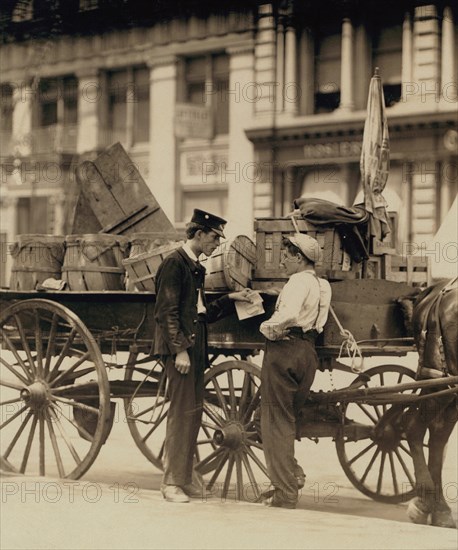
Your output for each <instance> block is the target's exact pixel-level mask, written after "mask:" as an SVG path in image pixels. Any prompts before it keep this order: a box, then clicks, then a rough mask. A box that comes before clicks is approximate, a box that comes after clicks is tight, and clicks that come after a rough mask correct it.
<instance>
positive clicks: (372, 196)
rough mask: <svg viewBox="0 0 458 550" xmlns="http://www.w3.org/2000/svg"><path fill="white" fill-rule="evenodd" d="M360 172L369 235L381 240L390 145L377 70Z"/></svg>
mask: <svg viewBox="0 0 458 550" xmlns="http://www.w3.org/2000/svg"><path fill="white" fill-rule="evenodd" d="M360 170H361V181H362V185H363V191H364V206H365V208H366V210H367V211H368V212H369V214H370V230H371V235H372V236H374V237H375V238H377V239H379V240H383V238H384V237H385V236H386V235H388V233H390V224H389V218H388V214H387V210H386V207H387V202H386V201H385V199H384V197H383V195H382V192H383V190H384V189H385V185H386V182H387V179H388V173H389V170H390V143H389V137H388V123H387V120H386V113H385V98H384V95H383V88H382V81H381V79H380V75H379V70H378V67H376V68H375V72H374V76H373V77H372V78H371V82H370V85H369V97H368V99H367V115H366V121H365V123H364V134H363V145H362V150H361V159H360Z"/></svg>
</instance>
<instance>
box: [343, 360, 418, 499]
mask: <svg viewBox="0 0 458 550" xmlns="http://www.w3.org/2000/svg"><path fill="white" fill-rule="evenodd" d="M414 378H415V373H414V372H413V371H412V370H410V369H408V368H406V367H403V366H402V365H380V366H378V367H374V368H371V369H369V370H367V371H366V372H364V373H362V374H360V375H359V376H358V377H357V378H356V379H355V380H354V382H353V383H352V384H351V387H364V388H374V387H379V386H392V385H393V386H394V385H397V384H401V383H406V382H409V381H412V379H414ZM417 391H418V390H415V391H413V390H407V391H405V392H403V393H416V392H417ZM404 408H405V407H404V406H403V405H391V404H388V405H378V404H377V405H370V404H366V403H355V402H350V403H348V404H347V406H346V409H345V416H346V419H349V420H352V421H354V422H358V423H361V424H365V425H366V426H367V425H369V426H371V427H373V430H372V436H371V437H370V438H365V439H358V440H355V439H354V438H352V437H351V436H348V435H345V431H344V430H340V431H339V433H338V435H337V437H336V448H337V456H338V458H339V462H340V464H341V466H342V468H343V470H344V472H345V474H346V475H347V477H348V479H349V480H350V481H351V483H352V484H353V485H354V486H355V487H356V488H357V489H358V490H359V491H361V492H362V493H363V494H365V495H366V496H368V497H371V498H372V499H374V500H377V501H379V502H386V503H390V504H396V503H399V502H407V501H408V500H409V499H410V498H412V497H413V496H414V495H415V491H414V486H415V479H414V475H413V472H414V468H413V461H412V455H411V453H410V449H409V447H408V444H407V441H406V439H405V435H404V434H403V431H402V428H401V426H400V423H398V422H397V420H399V419H400V415H401V413H402V411H403V409H404Z"/></svg>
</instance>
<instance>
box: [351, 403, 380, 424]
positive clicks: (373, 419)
mask: <svg viewBox="0 0 458 550" xmlns="http://www.w3.org/2000/svg"><path fill="white" fill-rule="evenodd" d="M356 405H357V406H358V407H359V408H360V409H361V410H362V412H363V413H364V414H365V415H366V416H367V417H368V418H369V420H371V421H372V423H373V424H377V422H378V419H377V418H376V417H375V416H373V415H372V414H371V413H370V412H369V411H368V410H367V409H366V406H365V405H363V404H362V403H356ZM378 418H380V416H379V417H378Z"/></svg>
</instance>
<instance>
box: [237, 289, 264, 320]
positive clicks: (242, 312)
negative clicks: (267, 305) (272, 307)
mask: <svg viewBox="0 0 458 550" xmlns="http://www.w3.org/2000/svg"><path fill="white" fill-rule="evenodd" d="M251 299H252V302H251V303H250V302H235V309H236V311H237V317H238V318H239V321H243V319H249V318H250V317H256V315H261V314H262V313H264V306H263V305H262V302H263V300H262V297H261V295H260V294H259V292H253V293H252V294H251Z"/></svg>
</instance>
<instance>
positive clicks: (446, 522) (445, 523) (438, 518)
mask: <svg viewBox="0 0 458 550" xmlns="http://www.w3.org/2000/svg"><path fill="white" fill-rule="evenodd" d="M431 525H434V527H447V528H449V529H456V523H455V520H454V519H453V517H452V514H451V512H449V511H443V512H433V514H432V517H431Z"/></svg>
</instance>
